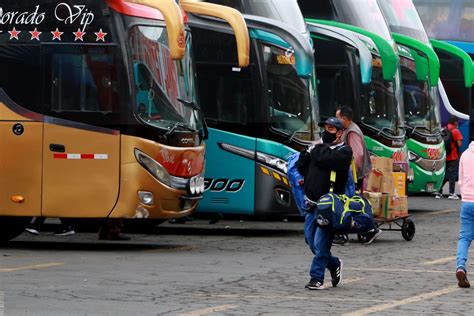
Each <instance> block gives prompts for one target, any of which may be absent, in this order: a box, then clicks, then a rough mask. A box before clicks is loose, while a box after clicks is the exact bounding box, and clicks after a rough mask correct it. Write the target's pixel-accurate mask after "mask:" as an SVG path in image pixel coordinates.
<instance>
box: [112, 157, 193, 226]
mask: <svg viewBox="0 0 474 316" xmlns="http://www.w3.org/2000/svg"><path fill="white" fill-rule="evenodd" d="M120 179H121V181H120V194H119V197H118V201H117V204H116V205H115V207H114V209H113V210H112V212H111V213H110V215H109V217H112V218H151V219H171V218H179V217H184V216H188V215H190V214H192V213H193V212H194V210H195V209H196V207H197V203H198V201H199V200H200V199H201V198H202V195H197V196H191V195H190V194H188V193H187V192H186V191H185V190H177V189H174V188H171V187H168V186H166V185H164V184H163V183H161V182H160V181H158V180H157V179H156V178H154V177H153V176H152V175H151V174H150V173H149V172H148V171H146V170H145V169H144V168H143V167H142V166H141V165H140V164H139V163H138V162H137V163H135V162H134V163H128V164H123V165H122V166H121V176H120ZM139 192H142V193H143V192H146V193H148V194H150V195H151V196H152V201H151V202H150V201H143V198H142V197H141V196H140V194H139ZM145 202H148V203H145Z"/></svg>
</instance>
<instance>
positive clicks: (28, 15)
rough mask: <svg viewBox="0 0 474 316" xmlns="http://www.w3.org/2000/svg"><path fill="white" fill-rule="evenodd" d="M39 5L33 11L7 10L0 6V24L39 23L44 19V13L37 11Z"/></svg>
mask: <svg viewBox="0 0 474 316" xmlns="http://www.w3.org/2000/svg"><path fill="white" fill-rule="evenodd" d="M39 7H40V6H39V5H37V6H36V7H35V10H34V11H33V12H28V11H26V12H18V11H16V12H7V11H4V10H3V8H2V7H0V24H20V25H22V24H24V25H28V24H29V25H39V24H41V23H42V22H43V21H44V18H45V15H46V14H45V13H44V12H39Z"/></svg>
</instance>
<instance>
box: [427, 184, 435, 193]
mask: <svg viewBox="0 0 474 316" xmlns="http://www.w3.org/2000/svg"><path fill="white" fill-rule="evenodd" d="M426 192H428V193H432V192H434V183H428V184H427V185H426Z"/></svg>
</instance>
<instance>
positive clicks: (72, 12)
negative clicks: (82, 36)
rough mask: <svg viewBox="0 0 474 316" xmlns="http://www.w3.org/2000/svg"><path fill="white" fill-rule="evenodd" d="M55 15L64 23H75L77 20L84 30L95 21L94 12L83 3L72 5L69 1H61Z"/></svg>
mask: <svg viewBox="0 0 474 316" xmlns="http://www.w3.org/2000/svg"><path fill="white" fill-rule="evenodd" d="M54 16H55V17H56V19H57V20H58V21H61V22H64V24H74V23H76V21H78V22H79V24H80V25H81V26H82V31H83V32H84V30H85V29H86V27H87V26H88V25H90V24H92V22H94V13H93V12H91V11H90V10H89V9H87V8H86V6H85V5H83V4H78V5H74V6H72V7H71V6H70V5H69V4H67V3H64V2H62V3H60V4H58V5H57V6H56V9H54Z"/></svg>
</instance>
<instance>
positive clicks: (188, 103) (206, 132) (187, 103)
mask: <svg viewBox="0 0 474 316" xmlns="http://www.w3.org/2000/svg"><path fill="white" fill-rule="evenodd" d="M177 100H178V101H179V102H180V103H181V104H183V105H185V106H187V107H189V108H191V109H192V110H193V111H196V112H197V113H198V114H199V116H200V118H201V121H202V126H203V129H204V135H202V138H203V139H207V138H208V136H209V130H208V129H207V124H206V119H205V118H204V113H203V111H202V109H201V107H199V106H198V105H197V104H196V103H194V101H187V100H183V99H181V98H177Z"/></svg>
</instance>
